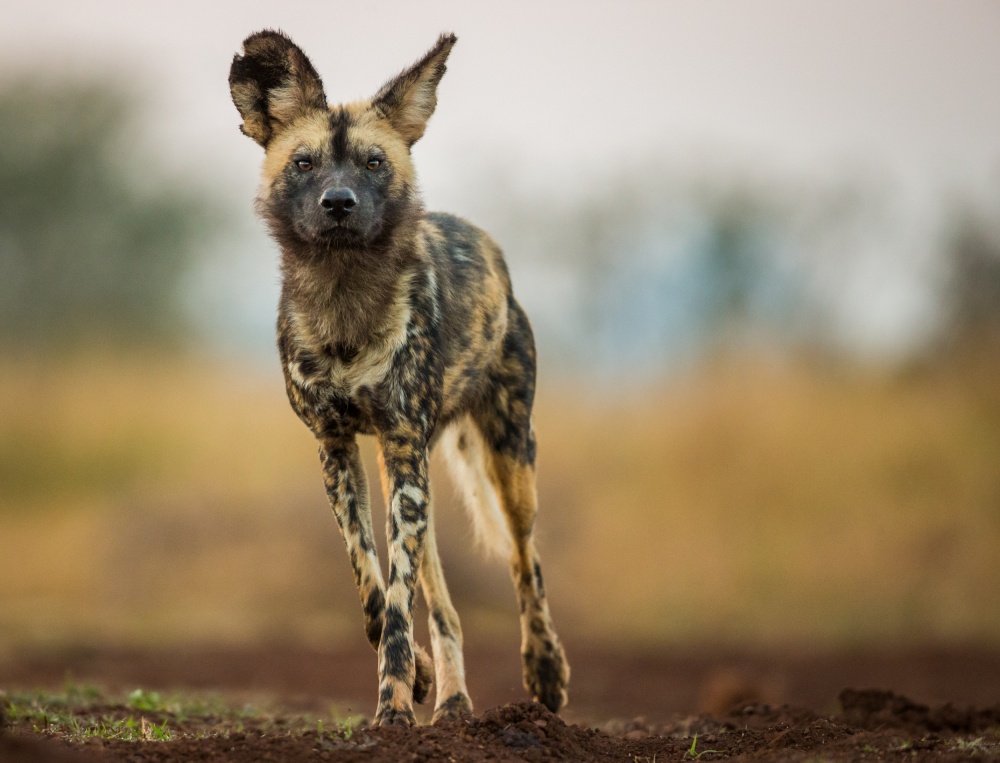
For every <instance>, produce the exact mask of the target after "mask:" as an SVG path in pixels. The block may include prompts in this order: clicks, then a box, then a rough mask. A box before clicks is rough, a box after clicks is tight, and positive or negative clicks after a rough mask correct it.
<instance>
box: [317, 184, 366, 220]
mask: <svg viewBox="0 0 1000 763" xmlns="http://www.w3.org/2000/svg"><path fill="white" fill-rule="evenodd" d="M357 203H358V197H357V196H356V195H355V194H354V191H352V190H351V189H350V188H327V189H326V190H325V191H323V195H322V196H320V197H319V205H320V206H321V207H323V209H325V210H326V211H327V212H329V213H330V214H331V215H333V216H334V217H336V218H337V219H338V220H343V219H344V218H345V217H347V216H348V215H349V214H351V210H352V209H354V207H355V206H356V205H357Z"/></svg>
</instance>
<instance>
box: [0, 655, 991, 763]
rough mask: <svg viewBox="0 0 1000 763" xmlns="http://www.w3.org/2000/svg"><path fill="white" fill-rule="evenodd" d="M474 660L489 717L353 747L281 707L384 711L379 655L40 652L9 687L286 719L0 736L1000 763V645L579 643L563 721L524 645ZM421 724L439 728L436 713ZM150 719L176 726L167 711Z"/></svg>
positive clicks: (45, 749) (18, 740) (121, 746)
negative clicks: (250, 701)
mask: <svg viewBox="0 0 1000 763" xmlns="http://www.w3.org/2000/svg"><path fill="white" fill-rule="evenodd" d="M467 651H468V659H467V662H468V670H469V684H470V690H471V693H472V696H473V700H474V702H475V703H476V706H477V715H476V716H475V717H474V718H469V719H465V720H462V721H458V722H452V723H445V724H441V725H438V726H426V725H425V726H420V727H418V728H415V729H381V730H374V731H372V730H364V729H360V730H358V731H356V732H354V734H353V735H351V736H350V738H349V739H345V738H343V736H342V735H341V736H338V735H336V734H331V733H321V732H318V731H310V730H306V731H304V732H302V731H299V732H297V733H283V732H282V725H283V723H284V721H283V720H282V718H281V715H280V712H284V713H287V714H289V715H292V714H295V713H303V712H319V713H326V712H328V711H329V709H330V707H331V705H337V706H338V707H340V708H342V709H343V710H344V711H347V712H354V713H369V714H370V712H371V709H372V708H371V707H370V705H373V703H374V697H375V656H374V653H373V652H371V651H370V650H367V649H364V650H358V651H347V652H316V651H309V650H304V649H301V648H294V647H278V646H275V647H271V648H261V649H255V650H246V649H243V650H236V649H234V650H222V649H192V650H172V651H158V652H151V651H132V650H110V649H101V650H84V649H80V650H70V651H64V652H62V653H59V654H53V653H47V654H34V655H32V654H22V655H20V656H19V657H17V658H14V659H10V660H8V661H6V662H2V663H0V689H6V690H17V689H29V688H30V689H39V688H59V687H61V686H62V685H63V684H64V683H65V681H66V680H67V678H71V679H72V680H73V681H76V682H80V683H94V684H97V685H99V686H101V687H102V688H106V689H107V690H108V691H122V692H127V691H129V690H131V689H134V688H136V687H140V686H141V687H142V688H144V689H147V690H161V691H169V690H177V689H193V690H204V691H213V692H218V693H221V694H222V695H223V696H224V697H226V699H227V700H232V701H239V700H241V699H245V698H252V697H264V696H266V697H268V698H270V701H271V702H273V703H274V706H275V707H280V708H282V710H281V711H280V712H279V715H278V716H277V717H275V716H271V717H270V718H269V719H268V720H267V722H266V724H264V723H263V722H262V723H260V724H257V723H255V722H254V721H247V722H246V723H245V724H244V725H243V727H242V728H241V729H239V730H237V729H236V728H235V727H232V728H221V727H218V728H214V729H213V730H212V733H211V734H210V735H209V736H207V737H206V738H200V739H195V738H191V737H188V738H185V737H184V733H185V732H189V733H193V732H194V731H196V730H198V729H197V728H196V727H197V726H198V724H199V723H201V730H204V727H205V726H204V724H205V721H199V720H197V719H193V720H189V721H187V724H188V728H185V724H184V723H177V722H174V719H171V724H170V727H171V729H172V730H173V732H174V738H173V739H172V740H170V741H167V742H125V741H117V740H111V741H108V740H98V739H90V740H87V741H86V742H84V743H80V744H75V745H67V744H62V743H56V742H53V741H51V740H47V739H44V738H43V735H40V734H35V733H34V732H33V731H31V729H30V728H29V727H28V726H27V725H25V724H22V725H21V726H15V727H13V728H11V727H8V728H7V729H6V730H5V731H3V732H0V761H27V760H56V761H58V760H88V759H94V760H134V761H139V760H142V761H166V760H180V761H212V760H230V761H250V760H255V761H257V760H260V761H263V760H268V761H286V760H287V761H292V760H337V761H341V760H343V761H371V762H372V763H381V762H382V761H438V760H442V761H446V760H452V761H521V760H529V761H538V760H572V761H589V760H594V761H629V762H630V763H652V761H654V760H655V761H658V762H662V761H667V760H692V759H693V758H694V757H698V759H703V760H706V761H708V760H764V761H806V760H817V761H818V760H931V761H939V760H941V761H944V760H948V761H951V760H1000V650H991V649H985V648H984V649H975V648H969V649H956V648H909V649H905V648H899V649H888V648H887V649H877V650H872V649H869V650H862V651H856V652H851V653H845V652H838V653H820V652H805V651H802V652H795V651H792V650H775V651H773V652H754V653H749V652H748V653H740V652H737V651H733V650H725V649H708V648H706V649H704V650H702V651H692V650H690V649H689V650H683V651H676V652H673V653H661V652H642V651H637V650H634V649H628V648H620V649H612V648H607V647H589V648H588V647H578V648H576V649H574V650H572V651H571V652H570V656H571V662H572V664H573V680H572V682H571V704H570V706H569V707H568V708H567V709H566V711H565V712H564V713H563V714H562V717H561V718H559V717H556V716H553V715H552V714H551V713H549V712H548V711H547V710H545V709H544V708H542V707H540V706H538V705H536V704H533V703H530V702H526V701H524V695H523V690H522V689H521V688H520V680H519V666H518V655H517V650H516V647H515V648H512V649H510V650H498V649H492V648H470V649H469V650H467ZM845 687H858V688H855V689H845ZM869 687H870V688H869ZM890 688H891V689H892V691H889V689H890ZM974 708H978V709H974ZM103 710H104V711H106V712H108V713H111V714H114V713H115V712H120V713H122V714H123V715H128V713H129V712H130V711H129V709H128V708H125V707H119V708H115V707H109V708H104V709H103ZM131 712H132V713H134V712H135V711H134V710H132V711H131ZM421 719H422V720H423V722H425V723H426V720H427V711H426V710H425V711H423V714H422V715H421ZM150 720H152V721H153V722H160V721H161V720H162V719H161V718H159V717H158V716H157V715H156V714H155V713H154V714H153V715H152V716H151V718H150ZM265 726H266V727H265ZM694 734H697V735H698V736H697V741H696V742H695V750H694V751H695V753H696V755H695V756H692V755H691V753H690V751H691V749H692V741H693V739H694V737H693V735H694Z"/></svg>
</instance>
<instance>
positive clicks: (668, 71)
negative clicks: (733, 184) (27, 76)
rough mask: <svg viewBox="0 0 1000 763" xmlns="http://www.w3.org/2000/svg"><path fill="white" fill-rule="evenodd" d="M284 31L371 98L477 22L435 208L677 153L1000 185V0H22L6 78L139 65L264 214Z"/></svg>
mask: <svg viewBox="0 0 1000 763" xmlns="http://www.w3.org/2000/svg"><path fill="white" fill-rule="evenodd" d="M264 27H271V28H280V29H282V30H283V31H285V32H286V33H288V34H289V35H290V36H291V37H292V39H293V40H295V41H296V42H297V43H298V44H299V45H300V46H301V47H302V48H303V49H304V50H305V51H306V53H307V55H308V56H309V57H310V58H311V60H312V61H313V63H314V65H315V66H316V68H317V69H318V71H319V72H320V74H321V76H322V77H323V81H324V83H325V85H326V90H327V96H328V99H329V100H330V102H337V101H341V100H350V99H354V98H357V97H363V96H369V95H371V94H372V93H374V91H375V90H376V89H377V88H378V87H379V85H380V84H381V83H382V82H383V81H384V80H385V79H387V78H388V77H389V76H391V75H392V74H394V73H395V72H397V71H399V70H400V69H401V68H403V67H405V66H406V65H408V64H409V63H411V62H412V61H413V60H415V59H416V58H417V57H419V56H420V55H421V54H422V53H423V52H424V51H425V50H426V49H427V48H428V47H429V46H430V45H431V44H432V43H433V42H434V41H435V39H436V37H437V35H438V34H439V33H440V32H442V31H445V30H450V31H454V32H455V33H456V34H457V35H458V37H459V42H458V44H457V46H456V47H455V49H454V52H453V54H452V56H451V59H450V60H449V63H448V73H447V75H446V76H445V78H444V80H443V81H442V84H441V87H440V90H439V101H438V110H437V113H436V114H435V116H434V118H433V119H432V121H431V124H430V127H429V129H428V132H427V134H426V137H425V138H424V139H423V140H422V141H421V142H420V143H419V144H418V145H417V146H416V148H415V151H414V153H415V158H416V162H417V167H418V172H419V175H420V178H421V180H422V184H423V188H424V195H425V198H426V200H427V203H428V206H429V207H431V208H435V209H448V210H450V211H455V212H458V213H463V212H465V211H466V209H467V208H468V205H469V203H470V202H469V199H470V197H471V196H472V195H474V193H480V194H481V193H482V190H483V188H482V183H483V182H487V180H488V179H489V178H491V177H494V175H491V174H490V172H492V171H493V170H496V169H499V170H501V171H503V172H504V173H505V174H506V175H507V176H508V177H509V178H510V182H511V184H512V186H513V187H514V188H522V189H528V190H530V191H532V192H533V193H542V194H545V195H547V196H549V195H550V196H551V197H552V198H553V199H555V200H556V201H558V200H560V199H570V198H573V197H576V196H580V195H586V194H587V193H589V192H592V190H593V189H594V188H595V187H596V188H599V187H600V186H601V184H602V183H603V182H604V179H605V178H608V177H610V176H612V175H614V174H615V173H618V174H620V173H621V172H622V171H626V172H628V171H635V172H641V171H642V168H643V167H644V166H647V165H649V166H651V165H654V164H656V163H658V162H666V163H667V165H668V166H669V164H670V163H671V162H673V163H675V164H679V165H688V166H691V165H694V166H697V165H699V164H701V163H704V164H706V165H707V166H710V167H712V168H714V169H715V170H716V171H717V172H723V173H725V172H727V171H732V172H747V173H751V174H758V175H762V176H765V177H776V178H781V177H783V176H788V177H796V178H799V179H800V180H801V179H803V178H804V179H805V180H806V182H812V181H815V182H817V183H819V182H824V181H827V180H831V179H832V180H833V181H836V180H838V179H840V178H845V177H850V176H851V175H852V174H858V173H863V174H865V175H867V176H868V177H869V178H872V179H874V180H876V181H881V180H883V179H885V180H886V182H888V183H889V184H890V185H891V186H893V187H898V188H899V189H900V196H901V198H902V197H905V198H904V200H903V201H901V202H900V203H901V204H902V205H903V207H904V209H903V211H902V212H900V213H899V215H900V219H901V220H903V221H904V222H903V224H906V221H907V220H908V219H912V220H920V219H922V218H923V217H925V216H926V211H927V209H928V208H929V207H933V206H934V205H935V204H938V202H940V201H941V200H942V199H943V198H944V197H947V196H948V195H952V194H959V195H965V196H971V197H976V196H980V197H983V198H986V197H987V196H988V194H990V193H992V194H993V195H994V197H995V196H996V195H997V192H998V189H1000V2H995V1H991V2H987V1H978V2H974V1H968V2H966V1H964V0H957V1H946V0H939V1H938V2H930V1H928V0H893V1H891V2H888V1H882V0H836V1H835V2H829V1H827V2H818V1H812V0H754V1H753V2H748V1H746V0H683V1H678V2H671V1H663V2H621V1H619V2H589V1H588V2H579V1H576V2H569V1H563V2H545V1H544V0H534V1H532V0H527V1H525V0H508V1H507V2H503V3H475V2H469V1H468V0H465V1H464V2H463V1H461V0H432V1H429V2H414V1H412V0H410V1H408V2H407V1H405V0H378V1H374V2H353V3H347V2H343V1H337V0H326V1H325V2H318V1H314V2H306V1H304V0H295V1H285V2H281V3H277V2H275V1H274V0H268V1H267V2H262V1H259V0H239V1H238V2H233V1H226V2H217V1H216V0H211V1H210V0H199V1H198V2H194V1H193V0H172V1H171V2H145V3H138V2H125V1H122V0H118V1H116V0H94V1H90V2H80V1H79V0H72V1H70V0H49V1H47V2H23V1H22V0H7V2H6V3H5V4H4V6H3V8H2V10H0V78H7V77H10V76H11V75H12V73H13V72H16V71H19V70H25V69H39V68H43V69H52V70H56V71H69V72H74V73H76V72H81V71H86V70H89V69H95V70H98V71H102V72H109V73H120V74H121V75H122V77H123V78H130V79H132V80H134V81H135V82H136V83H137V84H136V89H137V91H138V92H139V93H141V94H142V96H143V97H144V99H145V103H146V106H147V107H148V114H147V118H146V120H145V121H144V122H143V129H144V131H145V138H146V140H147V141H148V143H147V146H149V147H150V148H152V150H154V151H155V152H157V153H158V154H159V155H158V156H157V157H156V160H157V161H158V162H166V163H168V164H173V165H174V166H176V167H180V168H183V169H186V170H190V171H193V172H197V173H201V174H203V175H204V176H205V177H208V178H211V180H212V183H213V187H215V188H217V189H218V191H219V193H221V194H223V195H224V196H227V198H230V197H231V198H232V199H233V203H234V205H235V206H238V207H239V208H241V209H245V210H246V215H247V218H248V219H249V215H250V200H251V199H252V197H253V193H254V188H255V185H256V177H257V171H258V167H259V164H260V159H261V154H262V152H261V150H260V148H259V147H258V146H257V145H256V144H254V143H253V142H252V141H250V140H249V139H247V138H245V137H243V136H242V135H241V134H240V133H239V131H238V124H239V119H238V116H237V114H236V110H235V108H234V107H233V105H232V103H231V101H230V98H229V92H228V85H227V75H228V69H229V63H230V60H231V58H232V56H233V54H234V53H235V52H236V51H237V50H238V49H239V46H240V42H241V41H242V39H243V38H244V37H245V36H246V35H247V34H249V33H251V32H253V31H256V30H259V29H261V28H264ZM484 170H488V171H484ZM484 179H487V180H484ZM893 184H894V185H893ZM508 190H509V189H508ZM488 222H489V221H487V223H488ZM922 235H923V233H922V232H921V231H920V230H919V228H918V229H916V236H915V237H916V238H920V236H922ZM909 237H910V238H912V237H914V236H913V235H912V232H911V235H910V236H909ZM248 242H252V243H248ZM241 245H245V246H247V247H248V254H247V255H246V257H247V259H246V263H247V267H246V272H247V273H248V274H249V275H246V276H245V277H246V278H248V279H249V280H248V282H247V284H246V289H247V292H248V294H247V296H246V300H247V304H246V309H247V310H249V311H252V312H254V313H255V314H256V313H257V312H258V311H259V312H260V314H261V315H262V316H263V317H264V318H265V319H266V321H268V322H269V321H270V312H269V310H265V309H264V308H263V307H260V306H259V305H258V304H257V303H258V301H263V300H267V301H268V303H269V304H270V303H271V301H272V300H273V276H272V275H268V276H267V277H266V279H265V280H266V281H267V283H266V285H265V286H263V287H262V286H260V279H259V275H260V273H261V268H271V267H273V265H272V264H271V263H272V262H273V249H272V247H271V245H270V244H269V243H268V242H267V241H266V240H264V239H263V237H262V235H261V231H260V230H259V229H258V230H256V231H254V233H253V236H251V237H248V239H247V242H243V243H241ZM251 262H252V263H256V264H251ZM255 273H256V275H254V274H255ZM864 320H867V318H864Z"/></svg>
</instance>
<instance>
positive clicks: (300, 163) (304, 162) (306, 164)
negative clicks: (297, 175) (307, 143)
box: [295, 159, 313, 172]
mask: <svg viewBox="0 0 1000 763" xmlns="http://www.w3.org/2000/svg"><path fill="white" fill-rule="evenodd" d="M295 166H296V167H298V168H299V169H300V170H302V171H303V172H308V171H309V170H311V169H312V168H313V163H312V161H310V160H309V159H296V160H295Z"/></svg>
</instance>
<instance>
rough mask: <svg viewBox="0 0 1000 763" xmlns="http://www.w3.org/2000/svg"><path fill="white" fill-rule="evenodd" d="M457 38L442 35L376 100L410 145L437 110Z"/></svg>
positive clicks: (388, 85)
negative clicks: (441, 85)
mask: <svg viewBox="0 0 1000 763" xmlns="http://www.w3.org/2000/svg"><path fill="white" fill-rule="evenodd" d="M457 39H458V38H457V37H455V35H453V34H442V35H441V36H440V37H439V38H438V41H437V44H436V45H435V46H434V47H433V48H431V49H430V50H429V51H428V52H427V54H426V55H425V56H424V57H423V58H421V59H420V60H419V61H417V62H416V63H415V64H413V66H411V67H410V68H409V69H406V70H405V71H403V72H402V73H400V74H399V75H398V76H396V77H394V78H393V79H391V80H389V81H388V82H386V83H385V84H384V85H382V89H381V90H379V91H378V93H376V95H375V97H374V98H373V99H372V106H373V107H375V109H377V110H378V111H379V113H381V114H382V116H383V117H385V118H386V119H388V120H389V122H390V124H392V126H393V128H395V130H396V132H398V133H399V134H400V135H402V136H403V139H404V140H405V141H406V142H407V144H408V145H410V146H412V145H413V144H414V143H416V142H417V141H418V140H419V139H420V137H421V136H422V135H423V134H424V130H425V129H426V128H427V120H428V119H430V118H431V114H433V113H434V107H435V106H437V86H438V83H439V82H440V81H441V77H443V76H444V72H445V61H447V60H448V54H449V53H451V48H452V46H453V45H454V44H455V41H456V40H457Z"/></svg>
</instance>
